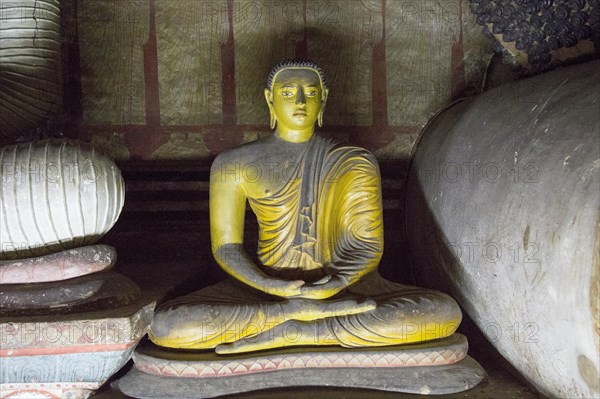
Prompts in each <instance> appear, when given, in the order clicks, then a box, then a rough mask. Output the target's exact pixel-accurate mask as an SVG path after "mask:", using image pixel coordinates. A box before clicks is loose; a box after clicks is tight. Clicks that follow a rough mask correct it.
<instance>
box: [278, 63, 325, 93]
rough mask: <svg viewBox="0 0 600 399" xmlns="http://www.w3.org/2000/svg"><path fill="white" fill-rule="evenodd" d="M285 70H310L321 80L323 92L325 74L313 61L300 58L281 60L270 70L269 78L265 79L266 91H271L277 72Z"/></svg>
mask: <svg viewBox="0 0 600 399" xmlns="http://www.w3.org/2000/svg"><path fill="white" fill-rule="evenodd" d="M286 68H309V69H312V70H314V71H315V72H316V73H317V74H318V75H319V78H320V79H321V86H322V87H323V90H325V89H326V88H327V84H326V83H325V72H323V70H322V69H321V68H320V67H319V66H318V65H317V64H315V63H314V61H312V60H309V59H302V58H289V59H287V60H283V61H281V62H279V63H277V65H275V66H274V67H273V69H271V72H270V73H269V77H268V78H267V89H269V90H273V82H274V81H275V76H276V75H277V73H278V72H279V71H281V70H282V69H286Z"/></svg>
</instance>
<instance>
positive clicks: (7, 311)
mask: <svg viewBox="0 0 600 399" xmlns="http://www.w3.org/2000/svg"><path fill="white" fill-rule="evenodd" d="M140 296H141V290H140V288H139V287H138V286H137V284H135V283H134V282H133V281H131V280H130V279H128V278H127V277H125V276H122V275H120V274H118V273H115V272H111V271H109V272H104V273H95V274H90V275H87V276H82V277H77V278H74V279H70V280H66V281H58V282H52V283H35V284H8V285H0V302H1V303H2V309H0V317H7V316H18V315H29V316H33V315H38V314H39V315H44V314H49V313H50V314H57V313H81V312H82V311H91V310H94V309H107V308H111V307H118V306H125V305H128V304H130V303H133V302H135V301H136V300H137V299H139V297H140Z"/></svg>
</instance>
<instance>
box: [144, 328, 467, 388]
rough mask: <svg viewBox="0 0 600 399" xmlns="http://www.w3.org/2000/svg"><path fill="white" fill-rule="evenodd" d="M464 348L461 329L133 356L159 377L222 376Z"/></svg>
mask: <svg viewBox="0 0 600 399" xmlns="http://www.w3.org/2000/svg"><path fill="white" fill-rule="evenodd" d="M467 350H468V344H467V339H466V338H465V337H464V336H463V335H460V334H454V335H453V336H451V337H449V338H445V339H440V340H435V341H431V342H425V343H421V344H410V345H398V346H388V347H379V348H364V349H353V350H348V349H343V348H340V347H337V346H336V347H322V348H318V349H315V348H310V349H306V348H305V349H304V350H302V349H300V350H299V349H298V348H289V349H282V350H271V351H266V352H259V353H250V354H246V355H245V356H240V355H237V356H219V355H217V354H215V353H214V352H212V351H210V352H199V351H194V352H191V353H182V352H174V351H170V350H165V349H162V348H160V347H157V346H155V345H152V344H146V345H144V346H143V347H141V348H139V349H138V351H136V354H135V355H134V361H135V366H136V368H138V369H139V370H141V371H143V372H145V373H148V374H152V375H157V376H165V377H183V378H221V377H227V376H230V375H244V374H255V373H263V372H271V371H276V370H285V369H299V370H304V369H306V368H323V369H329V368H350V369H351V368H357V367H367V368H371V367H375V368H389V367H418V366H439V365H444V364H453V363H456V362H458V361H460V360H462V359H464V358H465V356H466V355H467Z"/></svg>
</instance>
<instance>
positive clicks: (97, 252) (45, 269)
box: [0, 245, 117, 284]
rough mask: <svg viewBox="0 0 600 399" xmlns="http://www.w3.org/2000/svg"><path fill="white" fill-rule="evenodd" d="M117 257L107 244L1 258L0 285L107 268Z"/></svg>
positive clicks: (74, 274)
mask: <svg viewBox="0 0 600 399" xmlns="http://www.w3.org/2000/svg"><path fill="white" fill-rule="evenodd" d="M116 260H117V253H116V251H115V249H114V248H113V247H111V246H108V245H89V246H87V247H80V248H75V249H69V250H67V251H62V252H57V253H55V254H52V255H45V256H38V257H36V258H28V259H20V260H12V261H11V260H8V261H0V284H28V283H44V282H50V281H60V280H67V279H70V278H74V277H80V276H85V275H87V274H91V273H96V272H99V271H102V270H106V269H110V268H111V267H112V266H113V265H114V264H115V262H116Z"/></svg>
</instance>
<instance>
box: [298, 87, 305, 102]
mask: <svg viewBox="0 0 600 399" xmlns="http://www.w3.org/2000/svg"><path fill="white" fill-rule="evenodd" d="M304 103H305V100H304V90H302V88H300V89H299V90H298V95H297V96H296V104H297V105H304Z"/></svg>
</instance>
